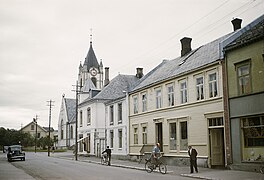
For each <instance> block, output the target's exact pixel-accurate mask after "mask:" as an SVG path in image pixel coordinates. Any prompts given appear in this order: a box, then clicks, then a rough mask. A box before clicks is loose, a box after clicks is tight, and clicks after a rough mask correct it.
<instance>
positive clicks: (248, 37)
mask: <svg viewBox="0 0 264 180" xmlns="http://www.w3.org/2000/svg"><path fill="white" fill-rule="evenodd" d="M237 34H238V35H239V36H238V37H237V38H235V39H234V40H233V41H232V42H231V43H229V44H228V45H227V46H226V47H225V49H226V50H228V49H232V48H235V47H239V46H241V45H244V44H246V43H251V42H253V41H256V40H259V39H262V41H264V15H262V16H260V17H259V18H257V19H256V20H255V21H253V22H252V23H250V24H249V25H247V26H246V27H245V28H242V29H241V30H240V31H238V32H237Z"/></svg>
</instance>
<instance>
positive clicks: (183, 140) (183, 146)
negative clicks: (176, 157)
mask: <svg viewBox="0 0 264 180" xmlns="http://www.w3.org/2000/svg"><path fill="white" fill-rule="evenodd" d="M180 133H181V134H180V150H183V151H184V150H187V146H188V132H187V121H183V122H180Z"/></svg>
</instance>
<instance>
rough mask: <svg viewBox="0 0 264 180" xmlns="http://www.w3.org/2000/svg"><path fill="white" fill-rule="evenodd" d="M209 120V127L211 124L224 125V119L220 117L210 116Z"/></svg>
mask: <svg viewBox="0 0 264 180" xmlns="http://www.w3.org/2000/svg"><path fill="white" fill-rule="evenodd" d="M208 120H209V127H213V126H224V121H223V118H222V117H219V118H210V119H208Z"/></svg>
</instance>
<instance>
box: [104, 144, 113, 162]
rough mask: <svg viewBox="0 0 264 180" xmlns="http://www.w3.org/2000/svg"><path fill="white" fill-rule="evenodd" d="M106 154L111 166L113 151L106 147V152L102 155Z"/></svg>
mask: <svg viewBox="0 0 264 180" xmlns="http://www.w3.org/2000/svg"><path fill="white" fill-rule="evenodd" d="M104 153H106V155H107V160H108V166H111V153H112V152H111V149H110V148H109V146H107V147H106V150H104V151H103V152H102V154H104Z"/></svg>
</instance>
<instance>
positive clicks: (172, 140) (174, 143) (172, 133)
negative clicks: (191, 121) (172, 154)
mask: <svg viewBox="0 0 264 180" xmlns="http://www.w3.org/2000/svg"><path fill="white" fill-rule="evenodd" d="M169 127H170V150H177V138H176V135H177V134H176V122H174V123H170V126H169Z"/></svg>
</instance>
